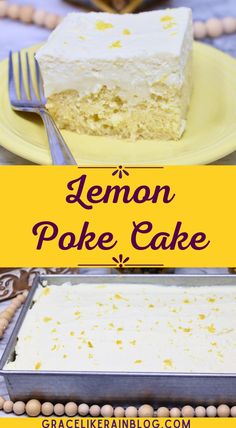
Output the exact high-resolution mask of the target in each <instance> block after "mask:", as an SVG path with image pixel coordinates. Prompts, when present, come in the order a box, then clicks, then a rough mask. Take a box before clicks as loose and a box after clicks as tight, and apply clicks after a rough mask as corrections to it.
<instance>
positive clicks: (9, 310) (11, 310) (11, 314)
mask: <svg viewBox="0 0 236 428" xmlns="http://www.w3.org/2000/svg"><path fill="white" fill-rule="evenodd" d="M4 312H6V313H7V314H8V315H10V316H11V318H13V317H14V315H15V313H16V311H15V309H13V308H12V307H11V306H8V308H7V309H6V310H5V311H4Z"/></svg>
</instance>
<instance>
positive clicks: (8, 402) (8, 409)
mask: <svg viewBox="0 0 236 428" xmlns="http://www.w3.org/2000/svg"><path fill="white" fill-rule="evenodd" d="M12 410H13V401H11V400H6V401H5V402H4V404H3V411H4V412H5V413H11V412H12Z"/></svg>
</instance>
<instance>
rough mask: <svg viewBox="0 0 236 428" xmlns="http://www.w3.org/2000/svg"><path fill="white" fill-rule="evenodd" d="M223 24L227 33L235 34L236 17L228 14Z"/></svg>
mask: <svg viewBox="0 0 236 428" xmlns="http://www.w3.org/2000/svg"><path fill="white" fill-rule="evenodd" d="M222 25H223V30H224V32H225V34H233V33H235V32H236V18H233V17H232V16H226V17H225V18H223V19H222Z"/></svg>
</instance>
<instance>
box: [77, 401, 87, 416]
mask: <svg viewBox="0 0 236 428" xmlns="http://www.w3.org/2000/svg"><path fill="white" fill-rule="evenodd" d="M78 413H79V415H80V416H87V415H88V414H89V406H88V405H87V404H86V403H81V404H80V405H79V407H78Z"/></svg>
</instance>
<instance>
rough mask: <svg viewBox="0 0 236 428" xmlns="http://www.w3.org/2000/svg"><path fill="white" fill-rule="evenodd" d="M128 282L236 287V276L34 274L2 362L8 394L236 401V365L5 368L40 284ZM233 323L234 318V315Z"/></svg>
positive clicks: (88, 399)
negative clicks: (147, 369) (184, 369)
mask: <svg viewBox="0 0 236 428" xmlns="http://www.w3.org/2000/svg"><path fill="white" fill-rule="evenodd" d="M44 281H47V284H48V285H50V284H54V285H55V284H58V286H59V285H60V284H62V283H64V282H68V281H69V282H70V283H71V284H78V283H82V282H83V283H93V284H96V283H101V282H103V283H111V284H112V283H114V284H117V283H129V284H134V285H135V284H137V283H142V284H156V285H166V286H171V285H179V286H186V287H187V286H203V287H204V286H209V285H212V286H213V285H222V286H224V285H231V286H232V287H235V286H236V276H230V275H220V276H218V275H217V276H216V275H204V276H201V275H196V276H192V275H191V276H188V275H184V276H181V275H173V276H170V275H137V276H136V275H105V276H102V275H98V276H95V275H89V276H85V275H43V276H38V277H36V278H35V281H34V283H33V286H32V289H31V291H30V293H29V296H28V298H27V301H26V303H25V305H24V308H23V309H22V312H21V315H20V317H19V319H18V321H17V323H16V326H15V328H14V331H13V333H12V336H11V338H10V341H9V343H8V345H7V347H6V350H5V352H4V354H3V357H2V359H1V362H0V375H2V376H4V378H5V381H6V385H7V389H8V392H9V395H10V398H11V399H12V400H14V401H16V400H28V399H30V398H32V397H34V398H37V399H39V400H45V401H47V400H49V401H55V402H66V401H77V402H86V403H90V404H93V403H98V404H100V405H101V404H104V403H111V404H112V405H119V404H122V405H124V406H125V405H131V404H134V405H140V404H141V403H146V402H148V403H150V404H152V405H154V406H157V405H172V406H173V405H175V404H176V405H183V404H186V403H188V404H192V405H200V404H203V405H210V404H215V405H217V404H220V403H222V402H226V403H228V404H229V405H234V404H235V403H236V364H235V373H232V374H223V375H222V374H219V373H218V374H217V373H215V374H212V373H211V374H205V373H204V374H202V373H191V374H189V373H166V372H165V373H161V372H158V373H144V372H142V373H140V372H137V373H133V372H132V373H130V372H62V371H60V372H56V371H55V372H54V371H53V372H51V371H50V372H49V371H37V372H36V371H7V370H5V369H4V366H5V364H6V362H7V361H8V360H9V359H12V358H14V349H15V345H16V342H17V337H18V333H19V330H20V328H21V325H22V323H23V321H24V318H25V315H26V313H27V311H28V309H29V308H30V306H31V304H32V301H33V298H34V293H35V291H36V289H37V287H38V284H40V283H41V284H42V283H44ZM232 323H234V324H235V320H233V319H232Z"/></svg>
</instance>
